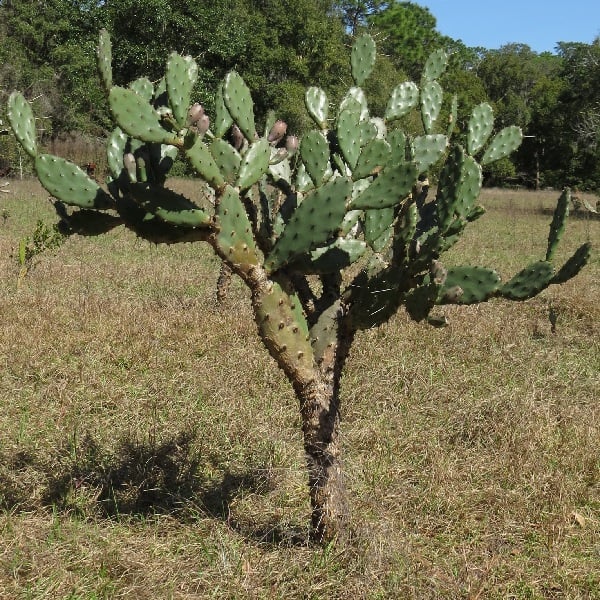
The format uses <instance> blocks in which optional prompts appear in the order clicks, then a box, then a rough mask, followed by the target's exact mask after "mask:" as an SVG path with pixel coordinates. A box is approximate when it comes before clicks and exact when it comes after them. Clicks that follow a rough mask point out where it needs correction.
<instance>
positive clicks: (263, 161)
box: [236, 138, 271, 189]
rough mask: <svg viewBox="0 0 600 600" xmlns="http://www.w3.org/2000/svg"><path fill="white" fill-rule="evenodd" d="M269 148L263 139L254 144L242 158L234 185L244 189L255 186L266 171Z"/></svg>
mask: <svg viewBox="0 0 600 600" xmlns="http://www.w3.org/2000/svg"><path fill="white" fill-rule="evenodd" d="M270 158H271V146H270V145H269V142H268V141H267V140H266V139H265V138H261V139H259V140H257V141H256V142H254V143H253V144H252V145H251V146H250V147H249V148H248V150H247V151H246V153H245V154H244V155H243V156H242V162H241V164H240V171H239V174H238V178H237V181H236V185H237V186H238V187H239V188H241V189H246V188H249V187H250V186H252V185H253V184H255V183H256V182H257V181H258V180H259V179H260V178H261V177H262V176H263V175H264V174H265V173H266V172H267V171H268V170H269V159H270Z"/></svg>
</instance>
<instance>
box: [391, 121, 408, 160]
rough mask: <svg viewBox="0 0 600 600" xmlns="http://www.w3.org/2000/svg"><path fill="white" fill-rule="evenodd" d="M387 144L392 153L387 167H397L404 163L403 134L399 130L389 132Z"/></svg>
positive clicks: (404, 144) (404, 140)
mask: <svg viewBox="0 0 600 600" xmlns="http://www.w3.org/2000/svg"><path fill="white" fill-rule="evenodd" d="M387 142H388V144H389V145H390V148H391V151H392V153H391V155H390V159H389V161H388V165H390V166H392V165H399V164H400V163H403V162H406V135H405V134H404V132H403V131H402V130H401V129H394V130H393V131H390V133H389V134H388V136H387Z"/></svg>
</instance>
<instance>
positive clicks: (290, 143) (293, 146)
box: [285, 135, 300, 156]
mask: <svg viewBox="0 0 600 600" xmlns="http://www.w3.org/2000/svg"><path fill="white" fill-rule="evenodd" d="M299 145H300V141H299V140H298V138H297V137H296V136H295V135H288V136H287V138H286V140H285V148H286V150H287V151H288V153H289V155H290V156H293V155H294V154H296V152H297V150H298V146H299Z"/></svg>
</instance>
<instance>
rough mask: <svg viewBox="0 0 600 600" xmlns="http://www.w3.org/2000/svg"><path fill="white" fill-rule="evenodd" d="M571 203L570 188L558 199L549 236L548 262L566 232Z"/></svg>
mask: <svg viewBox="0 0 600 600" xmlns="http://www.w3.org/2000/svg"><path fill="white" fill-rule="evenodd" d="M570 203H571V190H569V189H568V188H567V189H565V190H564V191H563V193H562V194H561V195H560V198H559V199H558V202H557V204H556V208H555V209H554V215H553V216H552V223H550V233H549V234H548V250H547V251H546V260H548V261H550V260H552V257H553V256H554V252H555V251H556V248H557V246H558V243H559V242H560V238H561V237H562V235H563V233H564V232H565V225H566V222H567V217H568V216H569V204H570Z"/></svg>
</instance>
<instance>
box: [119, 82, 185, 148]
mask: <svg viewBox="0 0 600 600" xmlns="http://www.w3.org/2000/svg"><path fill="white" fill-rule="evenodd" d="M108 101H109V104H110V109H111V111H112V113H113V116H114V118H115V120H116V122H117V123H118V125H119V127H120V128H121V129H122V130H123V131H124V132H125V133H127V134H129V135H130V136H132V137H135V138H138V139H139V140H143V141H144V142H155V143H158V144H171V145H173V144H175V143H176V142H177V136H175V135H174V134H173V133H171V132H169V131H167V130H166V129H164V128H163V127H162V126H161V124H160V115H159V114H158V113H157V112H156V111H155V110H154V108H152V106H151V105H150V104H148V102H146V100H144V98H142V97H141V96H139V95H138V94H136V93H135V92H134V91H133V90H129V89H126V88H122V87H117V86H115V87H113V88H111V90H110V94H109V96H108Z"/></svg>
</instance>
